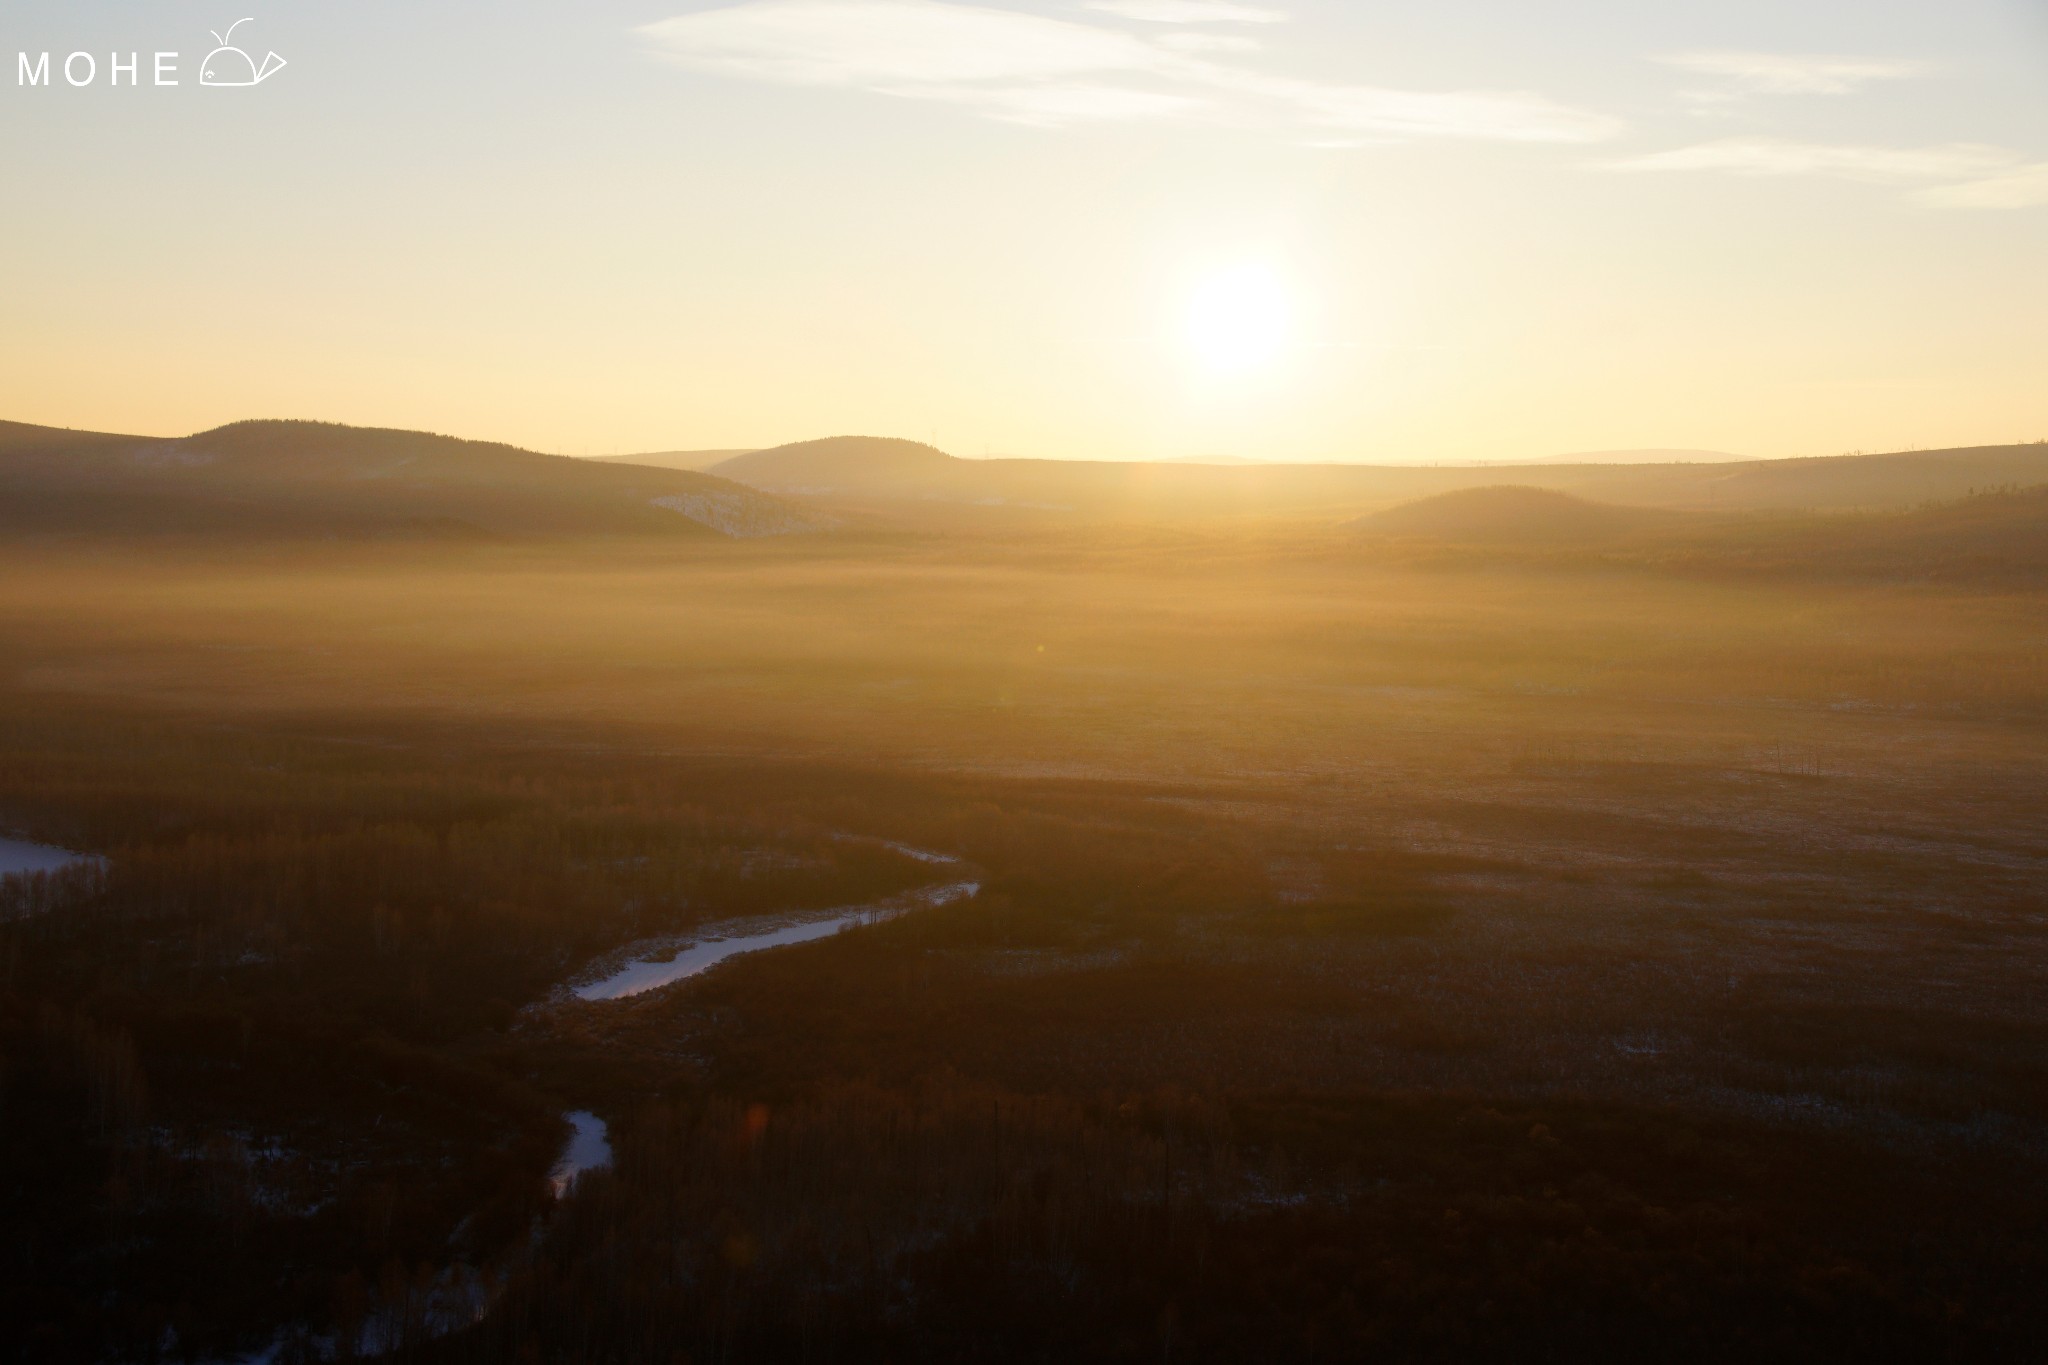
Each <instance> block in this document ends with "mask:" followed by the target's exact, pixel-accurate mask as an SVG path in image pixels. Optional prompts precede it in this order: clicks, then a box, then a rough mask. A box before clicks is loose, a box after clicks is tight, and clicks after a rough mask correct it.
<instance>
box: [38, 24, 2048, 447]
mask: <svg viewBox="0 0 2048 1365" xmlns="http://www.w3.org/2000/svg"><path fill="white" fill-rule="evenodd" d="M1422 8H1423V7H1413V6H1394V5H1391V4H1387V5H1379V4H1359V3H1335V2H1334V0H1332V2H1327V3H1301V4H1266V3H1263V2H1262V3H1256V4H1254V3H1250V2H1249V0H1247V2H1246V3H1216V2H1215V0H1099V3H1093V4H1085V3H1078V2H1076V3H1060V4H1045V3H1027V2H1025V0H1019V2H1018V3H1013V4H1007V5H965V4H952V3H946V2H944V0H744V2H743V3H738V4H731V3H708V4H707V3H695V4H692V3H684V2H683V0H669V2H668V3H617V2H615V0H603V2H601V3H594V4H583V5H577V6H568V5H542V4H532V3H507V4H498V5H489V6H486V5H483V4H481V3H476V4H461V5H447V6H436V7H435V8H434V10H433V11H432V12H431V14H430V15H422V14H421V12H420V8H419V7H418V6H412V5H401V4H399V3H397V0H364V2H363V3H359V4H351V5H348V6H340V5H333V4H313V3H306V2H303V0H302V2H300V3H277V4H274V5H271V6H268V7H266V8H265V10H264V12H263V13H262V15H261V16H260V17H259V18H258V19H257V20H256V21H255V22H254V23H252V24H249V25H246V26H244V27H243V28H242V29H241V30H240V31H239V32H238V33H237V34H236V35H235V36H234V39H233V41H234V43H235V44H237V45H239V46H242V47H246V48H247V49H249V50H250V51H251V53H252V54H256V53H263V52H268V51H276V52H277V53H279V54H280V55H281V56H283V57H284V58H285V59H287V65H286V66H285V67H284V68H283V69H282V70H281V71H279V72H278V73H277V74H276V75H275V77H274V78H271V79H268V80H266V81H265V82H264V83H263V84H261V85H259V86H255V87H251V88H242V89H207V88H203V87H201V86H200V85H199V84H198V83H197V71H198V69H199V66H200V63H201V61H202V59H204V58H205V57H206V55H207V53H208V51H209V49H211V48H213V47H215V46H216V43H215V41H214V40H213V39H211V38H210V37H208V34H207V30H208V29H209V28H212V27H216V26H218V24H219V23H220V22H221V19H220V16H219V15H218V14H217V13H214V12H213V11H212V10H211V9H209V8H207V7H205V6H201V5H197V4H190V3H186V0H169V3H165V4H162V5H156V6H152V7H150V8H149V10H148V11H147V12H146V14H145V15H144V16H143V17H137V14H136V10H135V7H134V6H132V5H126V4H120V3H116V2H115V0H91V2H90V3H55V2H54V0H51V2H48V3H45V2H44V0H36V2H35V3H28V4H17V5H16V6H14V7H12V9H11V10H10V12H9V14H8V16H7V18H6V21H5V28H4V29H0V61H5V62H6V63H7V64H8V66H9V67H10V68H15V67H16V66H17V56H16V54H17V53H18V52H27V53H29V54H30V57H31V60H32V61H33V59H34V58H36V57H37V56H39V55H40V54H41V53H42V52H44V51H49V52H51V53H52V54H53V67H54V68H55V70H54V71H53V79H52V80H51V83H50V84H49V85H47V86H42V85H24V84H22V83H21V82H20V81H19V80H13V81H8V82H5V83H0V164H4V166H5V167H6V170H7V175H8V179H9V181H10V186H9V188H10V190H11V191H12V193H10V195H9V196H8V201H7V212H6V214H5V216H4V219H0V291H4V297H5V299H6V307H5V310H4V314H0V316H4V318H5V322H4V325H0V417H6V418H12V419H16V420H22V421H32V422H45V423H54V424H58V425H70V426H82V427H96V428H102V429H120V430H135V431H144V432H152V433H181V432H185V431H190V430H196V429H201V428H204V427H207V426H211V425H216V424H218V423H221V422H226V421H231V420H235V419H237V418H242V417H269V416H295V417H314V418H324V419H331V420H339V421H348V422H356V423H365V424H378V425H393V426H406V427H421V428H426V429H431V430H438V431H446V432H451V433H456V434H461V435H468V436H478V437H488V438H494V439H502V440H508V441H513V442H516V443H519V444H523V445H528V446H533V447H536V448H541V449H550V450H560V451H565V452H569V453H609V452H613V451H632V450H652V449H676V448H696V447H705V448H710V447H736V446H752V445H762V444H771V443H775V442H780V441H787V440H798V439H804V438H807V437H812V436H819V435H828V434H836V433H844V432H864V433H872V434H891V435H904V436H913V437H917V438H920V439H936V440H937V441H938V443H939V444H941V445H943V446H945V447H947V448H949V449H952V450H955V451H957V452H959V453H962V454H981V453H984V452H985V451H993V452H996V453H1012V454H1029V455H1047V456H1061V457H1110V458H1147V457H1172V456H1184V455H1194V454H1205V453H1221V454H1235V455H1243V456H1252V457H1258V458H1265V459H1366V460H1432V459H1473V458H1480V459H1509V458H1516V457H1526V456H1539V455H1545V454H1551V453H1555V452H1562V451H1575V450H1597V449H1608V448H1628V447H1643V446H1660V447H1689V448H1705V449H1721V450H1728V451H1732V452H1736V453H1741V454H1751V455H1793V454H1824V453H1835V452H1838V451H1842V450H1848V449H1869V450H1876V449H1895V448H1901V447H1906V446H1929V445H1955V444H1974V443H1988V442H2004V441H2012V440H2020V439H2028V440H2031V439H2035V438H2037V437H2042V436H2048V384H2044V383H2043V381H2042V379H2041V376H2043V375H2048V327H2044V326H2043V324H2042V322H2041V319H2042V318H2044V317H2048V79H2044V77H2048V24H2044V22H2043V19H2042V13H2041V9H2040V7H2039V6H2037V5H2031V4H2028V3H2019V2H2017V0H1957V3H1954V4H1950V5H1947V6H1943V7H1941V12H1940V13H1938V14H1937V13H1935V12H1934V7H1930V6H1927V5H1925V4H1922V3H1917V2H1916V3H1906V2H1905V0H1863V2H1862V3H1855V4H1851V3H1846V0H1844V2H1841V3H1837V2H1836V0H1826V2H1822V0H1777V2H1776V3H1770V4H1765V3H1761V0H1733V2H1732V3H1729V4H1726V5H1722V6H1716V7H1714V9H1713V12H1712V13H1711V14H1705V13H1702V14H1696V15H1689V16H1688V15H1676V14H1669V13H1665V14H1657V15H1644V14H1642V13H1640V12H1639V11H1640V10H1642V9H1643V8H1645V7H1642V6H1638V5H1628V4H1623V3H1621V2H1620V0H1561V2H1560V3H1555V4H1550V5H1545V6H1541V7H1531V6H1528V5H1526V4H1511V3H1508V0H1450V2H1449V3H1445V4H1442V5H1436V6H1430V7H1427V11H1428V12H1427V13H1422V12H1419V11H1420V10H1421V9H1422ZM1688 8H1691V7H1688ZM1699 8H1702V9H1703V8H1704V7H1699ZM1532 9H1540V10H1541V11H1542V12H1541V13H1540V14H1539V13H1532V12H1531V11H1532ZM74 50H81V51H89V52H93V53H98V54H100V55H99V56H98V57H96V58H95V64H96V65H97V66H99V67H100V68H102V71H101V72H100V73H99V74H98V75H97V77H96V79H95V80H94V81H93V82H92V83H90V84H87V85H84V86H76V87H74V86H72V85H70V84H67V82H66V80H65V78H64V74H63V66H64V62H65V58H66V55H67V54H68V53H70V52H72V51H74ZM130 50H135V51H140V52H142V53H143V54H145V55H144V57H143V70H142V72H141V75H140V80H139V83H138V85H137V86H133V87H131V86H129V85H127V84H125V83H124V84H122V85H119V86H114V87H109V86H108V84H107V83H106V79H105V75H104V70H103V68H104V67H105V66H106V65H107V58H106V54H107V53H109V52H116V51H118V52H121V53H122V54H124V56H123V60H125V53H126V52H128V51H130ZM160 50H165V51H177V52H179V53H180V54H181V56H180V59H179V65H180V67H181V74H182V77H183V79H182V81H181V84H180V85H179V86H177V87H156V86H154V85H153V83H152V73H151V70H150V65H149V63H150V60H151V59H150V57H149V56H148V54H150V53H152V52H155V51H160ZM72 70H73V72H74V74H77V73H79V72H81V70H82V66H80V65H74V66H73V67H72ZM10 74H16V75H18V74H19V73H18V71H13V72H10ZM124 80H125V78H124ZM1219 300H1221V301H1220V302H1219ZM1191 319H1192V320H1191Z"/></svg>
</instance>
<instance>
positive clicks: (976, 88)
mask: <svg viewBox="0 0 2048 1365" xmlns="http://www.w3.org/2000/svg"><path fill="white" fill-rule="evenodd" d="M1154 2H1155V0H1147V2H1146V3H1145V4H1144V5H1143V6H1142V7H1144V8H1148V9H1150V8H1152V7H1153V3H1154ZM1132 4H1134V5H1135V4H1137V0H1132ZM1221 8H1223V9H1227V10H1232V11H1236V10H1240V9H1244V8H1245V7H1241V6H1234V5H1232V6H1223V7H1221ZM1158 12H1159V13H1169V12H1170V13H1194V12H1200V13H1205V14H1211V15H1214V14H1215V13H1217V12H1218V7H1216V6H1212V5H1208V4H1200V5H1194V6H1193V7H1192V9H1190V8H1186V7H1184V6H1182V5H1181V4H1178V3H1176V4H1172V5H1168V6H1166V7H1165V8H1164V9H1162V10H1159V11H1158ZM1246 12H1247V13H1253V12H1258V11H1250V10H1246ZM639 32H640V33H641V35H642V36H643V37H644V38H645V39H646V40H647V41H648V42H649V43H650V44H651V45H652V47H653V49H654V51H655V52H656V54H657V55H659V56H660V57H661V58H662V59H664V60H666V61H668V62H671V63H673V64H675V65H677V66H681V67H684V68H686V69H689V70H695V71H704V72H711V73H714V74H721V75H729V76H740V77H745V78H749V79H754V80H762V81H771V82H776V83H781V84H789V85H806V86H817V87H826V88H837V89H848V90H861V91H866V92H869V93H872V94H879V95H890V96H895V97H897V98H905V99H921V100H931V101H937V102H944V103H950V104H957V105H962V106H966V107H968V108H970V109H973V110H975V111H976V112H978V113H980V114H982V115H984V116H986V117H989V118H995V119H1000V120H1003V121H1007V122H1013V123H1024V124H1031V125H1035V126H1041V127H1062V126H1070V125H1074V124H1082V123H1101V122H1115V121H1135V120H1154V121H1157V120H1172V119H1202V120H1205V121H1210V122H1216V123H1229V124H1236V125H1242V126H1251V127H1259V126H1269V127H1274V128H1277V129H1280V130H1283V131H1286V132H1290V133H1292V134H1295V135H1297V136H1300V135H1305V134H1310V133H1319V134H1328V133H1331V132H1337V133H1342V134H1345V135H1347V136H1351V137H1355V138H1361V139H1367V140H1406V139H1412V138H1432V137H1434V138H1461V139H1473V140H1485V141H1500V142H1592V141H1598V140H1600V139H1602V138H1605V137H1610V136H1612V135H1613V134H1614V133H1616V132H1618V131H1619V129H1620V124H1618V123H1617V122H1616V121H1615V120H1613V119H1611V118H1608V117H1607V116H1605V115H1602V114H1597V113H1592V112H1589V111H1586V110H1580V109H1573V108H1569V107H1567V106H1564V105H1560V104H1557V103H1555V102H1553V101H1551V100H1549V99H1546V98H1545V97H1543V96H1540V95H1533V94H1524V93H1519V92H1493V91H1413V90H1389V89H1382V88H1378V87H1373V86H1353V85H1332V84H1326V83H1323V82H1319V81H1310V80H1305V79H1299V78H1295V77H1289V76H1276V75H1269V74H1266V73H1264V72H1261V71H1257V70H1254V69H1252V68H1250V67H1246V66H1242V65H1236V64H1226V63H1224V62H1222V61H1218V60H1210V59H1209V58H1208V57H1206V56H1204V55H1203V54H1202V53H1200V52H1189V51H1187V50H1185V48H1184V47H1177V46H1174V45H1169V43H1168V42H1167V41H1159V42H1154V41H1152V40H1150V39H1148V38H1144V37H1140V36H1137V35H1135V34H1132V33H1127V32H1123V31H1120V30H1117V29H1113V28H1105V27H1101V26H1098V25H1095V24H1090V23H1081V22H1075V21H1072V20H1066V19H1050V18H1045V17H1042V16H1039V15H1033V14H1024V13H1020V12H1018V11H1015V10H996V9H984V8H981V7H978V6H972V5H962V4H950V3H941V2H940V0H749V3H744V4H738V5H731V6H727V7H725V8H722V9H714V10H706V11H702V12H699V13H696V14H690V15H684V16H681V17H678V18H674V19H667V20H663V21H661V22H659V23H654V24H649V25H647V26H646V27H644V28H642V29H640V30H639ZM1215 50H1216V49H1215V48H1214V45H1213V44H1211V45H1210V47H1209V51H1211V52H1214V51H1215Z"/></svg>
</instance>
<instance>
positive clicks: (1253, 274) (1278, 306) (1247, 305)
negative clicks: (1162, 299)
mask: <svg viewBox="0 0 2048 1365" xmlns="http://www.w3.org/2000/svg"><path fill="white" fill-rule="evenodd" d="M1293 329H1294V301H1293V298H1292V297H1291V296H1290V294H1289V291H1288V288H1287V284H1286V282H1285V281H1284V280H1282V279H1281V278H1280V276H1279V274H1278V273H1277V272H1276V271H1274V270H1273V268H1272V267H1270V266H1268V265H1265V264H1263V263H1251V264H1246V265H1240V266H1236V267H1233V268H1231V269H1229V270H1225V271H1219V272H1218V273H1216V274H1213V275H1210V276H1209V277H1208V278H1206V279H1204V280H1203V281H1202V282H1201V283H1200V284H1198V285H1197V286H1196V287H1195V290H1194V293H1193V296H1192V297H1191V298H1190V299H1189V301H1188V311H1187V342H1188V345H1189V347H1190V348H1191V349H1192V350H1193V352H1194V354H1195V356H1196V357H1197V358H1198V359H1199V360H1200V361H1201V362H1202V364H1203V366H1204V367H1206V368H1207V369H1209V370H1210V371H1212V372H1215V373H1218V374H1241V373H1245V372H1248V371H1252V370H1260V369H1265V368H1267V367H1269V366H1271V365H1273V364H1274V363H1276V362H1277V361H1278V360H1279V359H1280V358H1281V356H1282V355H1283V354H1284V353H1285V351H1286V350H1287V344H1288V341H1289V340H1290V338H1291V335H1292V333H1293Z"/></svg>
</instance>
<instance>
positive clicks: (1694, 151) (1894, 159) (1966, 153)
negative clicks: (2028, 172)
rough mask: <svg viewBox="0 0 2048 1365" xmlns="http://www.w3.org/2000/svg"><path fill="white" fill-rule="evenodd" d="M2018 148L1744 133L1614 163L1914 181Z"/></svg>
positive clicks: (1989, 169)
mask: <svg viewBox="0 0 2048 1365" xmlns="http://www.w3.org/2000/svg"><path fill="white" fill-rule="evenodd" d="M2019 160H2020V157H2019V155H2018V154H2017V153H2015V152H2009V151H2006V150H2004V149H2003V148H1999V147H1987V146H1984V145H1982V144H1981V143H1974V142H1954V143H1948V144H1945V145H1942V146H1935V147H1859V146H1836V145H1829V144H1826V143H1818V142H1791V141H1787V140H1785V139H1782V138H1771V137H1741V138H1727V139H1724V140H1722V141H1719V142H1705V143H1701V144H1699V145H1698V146H1693V147H1679V148H1675V149H1674V150H1672V151H1668V152H1653V153H1651V154H1650V155H1648V156H1638V157H1630V158H1629V159H1627V160H1625V161H1613V162H1609V163H1608V164H1607V167H1606V169H1608V170H1614V171H1632V172H1643V171H1723V172H1728V173H1731V174H1735V175H1821V176H1834V177H1837V178H1840V179H1846V180H1867V181H1879V182H1883V181H1893V182H1909V181H1915V180H1952V179H1961V178H1963V177H1965V176H1987V175H1991V174H1993V173H1995V172H1997V171H2000V170H2004V169H2006V168H2009V167H2011V166H2013V165H2014V164H2015V163H2017V162H2018V161H2019Z"/></svg>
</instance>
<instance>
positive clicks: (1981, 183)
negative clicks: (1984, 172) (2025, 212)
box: [1919, 161, 2048, 209]
mask: <svg viewBox="0 0 2048 1365" xmlns="http://www.w3.org/2000/svg"><path fill="white" fill-rule="evenodd" d="M1919 198H1920V200H1921V202H1923V203H1928V204H1932V205H1934V206H1935V207H1936V208H1944V209H2027V208H2033V207H2035V206H2036V205H2039V204H2048V161H2036V162H2034V163H2033V164H2032V165H2028V166H2020V167H2017V168H2015V169H2013V170H2011V171H2008V172H2006V173H2005V174H2004V175H1994V176H1988V177H1986V178H1985V179H1982V180H1970V181H1966V182H1964V183H1963V184H1960V185H1940V186H1937V187H1935V188H1934V189H1930V190H1922V191H1920V194H1919Z"/></svg>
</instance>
